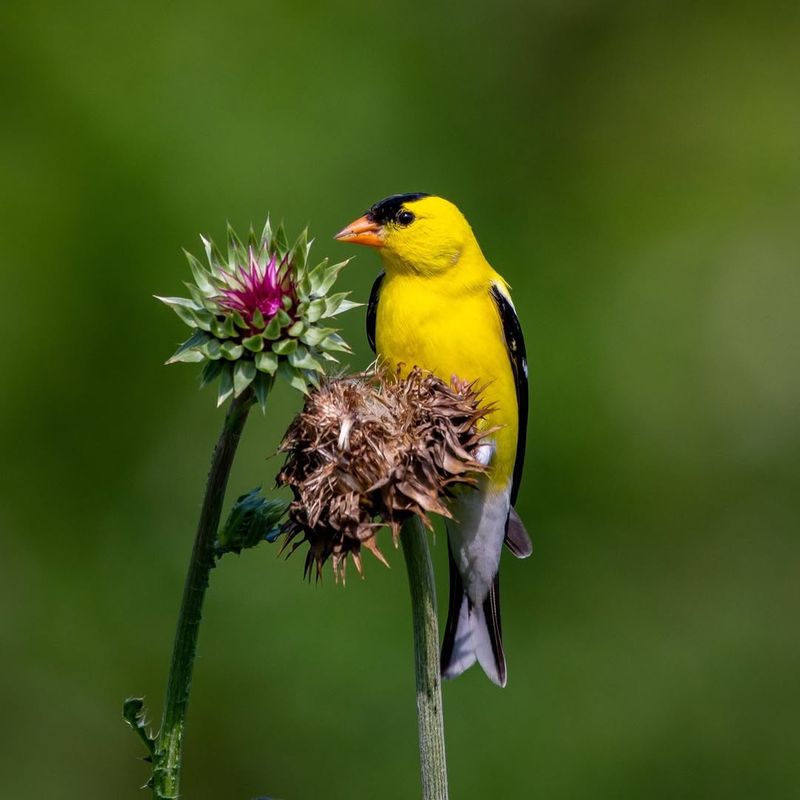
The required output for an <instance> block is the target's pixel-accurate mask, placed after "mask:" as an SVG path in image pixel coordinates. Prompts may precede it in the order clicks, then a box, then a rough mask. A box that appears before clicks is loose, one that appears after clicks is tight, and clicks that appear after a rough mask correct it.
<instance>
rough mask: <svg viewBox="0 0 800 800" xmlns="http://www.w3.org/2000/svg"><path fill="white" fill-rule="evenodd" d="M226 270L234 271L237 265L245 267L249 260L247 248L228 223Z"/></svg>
mask: <svg viewBox="0 0 800 800" xmlns="http://www.w3.org/2000/svg"><path fill="white" fill-rule="evenodd" d="M227 228H228V270H229V271H230V272H236V268H237V267H240V266H241V267H245V266H247V263H248V261H249V259H248V253H247V248H246V247H245V246H244V243H243V242H242V240H241V239H240V238H239V236H238V234H237V233H236V231H235V230H234V229H233V226H232V225H231V224H230V222H229V223H228V226H227Z"/></svg>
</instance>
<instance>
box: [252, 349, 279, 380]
mask: <svg viewBox="0 0 800 800" xmlns="http://www.w3.org/2000/svg"><path fill="white" fill-rule="evenodd" d="M256 369H258V370H260V371H261V372H266V373H267V374H268V375H274V374H275V370H276V369H278V356H277V354H275V353H272V352H270V351H267V350H265V351H263V352H261V353H259V354H258V355H257V356H256Z"/></svg>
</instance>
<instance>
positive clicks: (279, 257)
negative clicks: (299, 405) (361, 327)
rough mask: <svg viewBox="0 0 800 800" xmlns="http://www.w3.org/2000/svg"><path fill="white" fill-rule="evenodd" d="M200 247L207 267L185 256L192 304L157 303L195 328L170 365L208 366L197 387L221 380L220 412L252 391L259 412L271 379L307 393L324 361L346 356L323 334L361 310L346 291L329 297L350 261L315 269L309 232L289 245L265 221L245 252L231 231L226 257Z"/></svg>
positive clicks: (331, 334) (333, 334)
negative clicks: (344, 316) (332, 322)
mask: <svg viewBox="0 0 800 800" xmlns="http://www.w3.org/2000/svg"><path fill="white" fill-rule="evenodd" d="M203 246H204V247H205V251H206V260H207V262H208V263H207V265H204V264H201V263H200V261H199V260H198V259H196V258H195V257H194V256H193V255H191V254H190V253H187V254H186V256H187V258H188V259H189V266H190V267H191V270H192V275H193V277H194V281H193V282H191V283H187V284H186V288H187V289H188V290H189V294H190V295H191V297H190V298H185V297H159V298H158V299H159V300H161V301H162V302H164V303H166V304H167V305H168V306H170V307H171V308H172V309H173V310H174V311H175V313H176V314H177V315H178V316H179V317H180V318H181V319H182V320H183V322H185V323H186V324H187V325H188V326H189V327H190V328H192V329H193V333H192V335H191V336H190V337H189V338H188V339H187V340H186V341H185V342H184V343H183V344H182V345H181V346H180V347H179V348H178V349H177V350H176V351H175V353H174V354H173V355H172V357H171V358H170V359H169V361H167V363H168V364H173V363H175V362H178V361H189V362H205V366H204V367H203V374H202V383H203V385H205V384H207V383H211V382H212V381H214V380H215V379H217V378H219V390H218V393H217V404H218V405H221V404H222V403H223V402H225V400H226V399H227V398H228V397H230V396H231V395H234V396H238V395H240V394H241V393H242V392H243V391H244V390H245V389H247V388H248V387H249V386H252V387H253V388H254V390H255V393H256V396H257V398H258V399H259V401H260V402H261V404H262V407H263V406H264V405H265V404H266V399H267V394H268V392H269V388H270V386H271V385H272V381H273V380H274V378H275V376H276V375H277V376H280V377H282V378H284V379H285V380H287V381H288V382H289V383H290V384H291V385H292V386H294V387H295V388H296V389H299V390H300V391H302V392H304V393H307V392H308V387H309V386H316V385H318V383H319V375H320V374H321V373H323V372H324V367H323V363H324V362H326V361H328V362H336V360H337V359H336V357H335V356H334V353H335V352H337V351H340V352H346V353H349V352H350V348H349V347H348V345H347V343H346V342H345V341H344V339H342V337H341V336H339V334H338V333H337V330H336V328H332V327H328V326H329V325H330V318H331V317H333V316H335V315H337V314H341V313H342V312H344V311H347V310H349V309H351V308H355V307H356V306H358V305H360V304H359V303H353V302H351V301H350V300H348V299H347V293H346V292H340V293H337V294H330V290H331V288H332V287H333V284H334V282H335V281H336V277H337V275H338V274H339V271H340V270H341V269H342V267H344V266H345V264H346V263H347V262H346V261H342V262H340V263H338V264H328V261H327V259H326V260H325V261H323V262H321V263H320V264H317V265H316V266H314V267H312V266H311V265H310V264H309V263H308V255H309V251H310V249H311V243H310V242H309V241H308V237H307V232H306V231H303V232H302V233H301V234H300V236H299V237H298V239H297V241H296V242H295V243H294V244H293V245H291V246H289V244H288V243H287V240H286V235H285V233H284V231H283V226H280V227H278V228H277V229H276V230H273V229H272V226H271V224H270V221H269V219H268V220H267V223H266V225H265V226H264V230H263V232H262V233H261V235H260V236H256V234H255V232H254V231H253V230H252V228H251V229H250V234H249V236H248V240H247V244H246V245H245V244H244V242H242V240H241V239H240V238H239V237H238V236H237V234H236V232H235V231H234V230H233V228H231V227H230V226H228V249H227V254H226V255H225V256H223V255H222V253H221V252H220V251H219V250H218V249H217V247H216V245H215V244H214V243H213V242H212V241H211V240H210V239H206V238H203Z"/></svg>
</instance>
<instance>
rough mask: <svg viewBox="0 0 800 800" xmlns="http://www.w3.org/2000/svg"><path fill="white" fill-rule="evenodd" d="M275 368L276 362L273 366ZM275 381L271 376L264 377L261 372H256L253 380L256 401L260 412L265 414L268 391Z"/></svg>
mask: <svg viewBox="0 0 800 800" xmlns="http://www.w3.org/2000/svg"><path fill="white" fill-rule="evenodd" d="M275 366H276V367H277V362H276V364H275ZM274 382H275V379H274V378H273V377H272V376H271V375H266V374H264V373H263V372H256V377H255V378H253V389H254V390H255V393H256V399H257V400H258V404H259V405H260V406H261V411H262V412H264V413H266V410H267V398H268V397H269V392H270V389H271V388H272V384H273V383H274Z"/></svg>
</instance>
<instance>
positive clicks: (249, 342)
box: [242, 333, 264, 353]
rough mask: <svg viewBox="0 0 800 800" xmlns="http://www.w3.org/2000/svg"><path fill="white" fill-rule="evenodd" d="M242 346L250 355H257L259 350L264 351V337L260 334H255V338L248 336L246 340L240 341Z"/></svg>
mask: <svg viewBox="0 0 800 800" xmlns="http://www.w3.org/2000/svg"><path fill="white" fill-rule="evenodd" d="M242 344H243V345H244V346H245V347H246V348H247V349H248V350H249V351H250V352H251V353H258V352H259V351H260V350H263V349H264V337H263V336H262V335H261V334H260V333H257V334H256V335H255V336H248V337H247V338H246V339H242Z"/></svg>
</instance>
